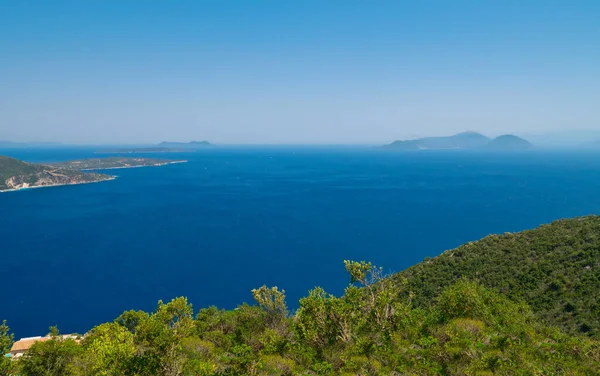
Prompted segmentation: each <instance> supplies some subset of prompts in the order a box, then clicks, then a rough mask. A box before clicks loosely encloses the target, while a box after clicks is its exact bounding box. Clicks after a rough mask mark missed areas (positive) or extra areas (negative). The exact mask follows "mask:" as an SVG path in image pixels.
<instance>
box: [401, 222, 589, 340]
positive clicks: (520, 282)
mask: <svg viewBox="0 0 600 376" xmlns="http://www.w3.org/2000/svg"><path fill="white" fill-rule="evenodd" d="M462 277H466V278H469V279H472V280H477V281H479V282H480V283H481V284H483V285H484V286H487V287H490V288H493V289H495V290H497V291H499V292H501V293H503V294H505V295H506V296H508V297H509V298H511V299H514V300H523V301H525V302H526V303H527V304H529V305H530V306H531V308H532V309H533V312H534V314H535V315H536V316H537V317H538V318H539V319H541V320H542V321H544V322H546V323H548V324H551V325H555V326H558V327H561V328H562V329H563V330H565V331H567V332H569V333H572V334H578V333H580V334H585V335H589V336H596V337H598V336H599V335H600V217H596V216H591V217H584V218H575V219H565V220H560V221H556V222H553V223H551V224H549V225H543V226H541V227H539V228H537V229H534V230H529V231H523V232H520V233H507V234H504V235H490V236H487V237H486V238H484V239H482V240H479V241H477V242H472V243H468V244H465V245H463V246H461V247H458V248H456V249H454V250H450V251H447V252H445V253H443V254H442V255H440V256H438V257H435V258H433V259H429V260H425V261H424V262H422V263H420V264H417V265H415V266H413V267H411V268H409V269H407V270H405V271H403V272H401V273H398V274H397V275H396V278H400V279H406V280H407V281H408V286H409V290H410V291H412V292H413V293H414V294H415V298H414V302H415V304H416V305H417V306H421V307H427V306H429V305H430V304H433V303H434V302H435V301H436V299H437V296H438V295H439V294H440V292H441V291H442V289H443V288H444V287H447V286H451V285H452V284H454V283H456V281H458V280H460V279H461V278H462Z"/></svg>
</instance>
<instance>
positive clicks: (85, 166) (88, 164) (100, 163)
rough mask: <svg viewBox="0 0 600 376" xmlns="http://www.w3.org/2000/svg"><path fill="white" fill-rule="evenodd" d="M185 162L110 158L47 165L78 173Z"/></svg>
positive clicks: (181, 161)
mask: <svg viewBox="0 0 600 376" xmlns="http://www.w3.org/2000/svg"><path fill="white" fill-rule="evenodd" d="M185 162H187V161H185V160H166V159H156V158H122V157H110V158H91V159H81V160H74V161H66V162H55V163H51V164H49V166H54V167H60V168H68V169H75V170H79V171H90V170H109V169H117V168H133V167H157V166H165V165H168V164H174V163H185Z"/></svg>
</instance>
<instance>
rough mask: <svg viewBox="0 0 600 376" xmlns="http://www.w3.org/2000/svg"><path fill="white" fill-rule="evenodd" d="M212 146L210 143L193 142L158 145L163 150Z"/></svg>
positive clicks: (162, 143)
mask: <svg viewBox="0 0 600 376" xmlns="http://www.w3.org/2000/svg"><path fill="white" fill-rule="evenodd" d="M211 145H212V144H211V143H210V142H208V141H191V142H168V141H163V142H161V143H160V144H158V147H162V148H177V149H200V148H203V147H207V146H211Z"/></svg>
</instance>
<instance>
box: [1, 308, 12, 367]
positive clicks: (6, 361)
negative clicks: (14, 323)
mask: <svg viewBox="0 0 600 376" xmlns="http://www.w3.org/2000/svg"><path fill="white" fill-rule="evenodd" d="M14 339H15V336H14V334H12V333H10V328H9V327H8V325H6V320H4V321H2V325H0V376H8V375H10V374H11V373H12V369H13V367H12V366H13V364H12V361H11V359H10V358H7V357H5V356H4V354H8V353H9V352H10V349H11V348H12V345H13V343H14Z"/></svg>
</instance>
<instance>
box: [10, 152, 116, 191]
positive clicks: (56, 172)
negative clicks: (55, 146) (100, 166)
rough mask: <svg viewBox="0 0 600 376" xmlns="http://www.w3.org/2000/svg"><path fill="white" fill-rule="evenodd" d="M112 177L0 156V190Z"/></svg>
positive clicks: (74, 182)
mask: <svg viewBox="0 0 600 376" xmlns="http://www.w3.org/2000/svg"><path fill="white" fill-rule="evenodd" d="M113 178H114V177H112V176H109V175H104V174H97V173H85V172H81V171H78V170H73V169H68V168H60V167H53V166H45V165H39V164H33V163H27V162H23V161H20V160H18V159H15V158H10V157H6V156H0V191H2V190H6V189H20V188H27V187H43V186H53V185H65V184H83V183H93V182H97V181H104V180H111V179H113Z"/></svg>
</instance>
